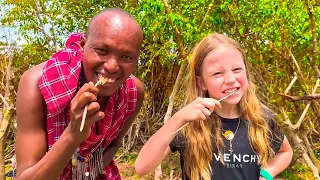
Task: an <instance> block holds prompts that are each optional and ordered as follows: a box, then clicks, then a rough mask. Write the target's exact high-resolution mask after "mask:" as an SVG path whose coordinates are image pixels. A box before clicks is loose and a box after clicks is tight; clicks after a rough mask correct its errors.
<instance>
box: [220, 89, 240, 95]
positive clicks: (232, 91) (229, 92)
mask: <svg viewBox="0 0 320 180" xmlns="http://www.w3.org/2000/svg"><path fill="white" fill-rule="evenodd" d="M237 91H238V88H234V89H229V90H226V91H224V92H223V93H226V94H231V93H234V92H237Z"/></svg>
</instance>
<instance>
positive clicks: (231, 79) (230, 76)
mask: <svg viewBox="0 0 320 180" xmlns="http://www.w3.org/2000/svg"><path fill="white" fill-rule="evenodd" d="M235 81H236V77H235V74H234V73H233V72H232V71H231V72H228V73H226V74H224V82H225V83H234V82H235Z"/></svg>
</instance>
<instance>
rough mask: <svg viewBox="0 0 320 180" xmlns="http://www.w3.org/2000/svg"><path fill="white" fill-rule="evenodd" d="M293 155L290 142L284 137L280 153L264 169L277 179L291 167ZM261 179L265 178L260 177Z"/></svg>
mask: <svg viewBox="0 0 320 180" xmlns="http://www.w3.org/2000/svg"><path fill="white" fill-rule="evenodd" d="M292 155H293V151H292V148H291V146H290V144H289V141H288V139H287V138H286V137H284V139H283V142H282V145H281V148H280V149H279V151H278V153H277V154H276V155H275V157H274V158H272V159H271V160H270V161H269V162H268V164H267V166H266V167H265V168H264V169H265V170H266V171H268V172H269V173H270V174H271V175H272V177H275V176H276V175H278V174H279V173H281V172H282V171H283V170H285V169H286V168H287V167H288V166H289V164H290V162H291V160H292ZM260 179H264V178H263V177H260Z"/></svg>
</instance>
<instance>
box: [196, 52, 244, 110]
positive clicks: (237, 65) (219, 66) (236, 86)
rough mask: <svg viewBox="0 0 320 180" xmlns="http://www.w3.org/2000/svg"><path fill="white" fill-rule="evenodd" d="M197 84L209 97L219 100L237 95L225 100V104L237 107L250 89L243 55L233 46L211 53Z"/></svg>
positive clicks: (204, 62) (206, 58) (205, 60)
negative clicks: (230, 94) (232, 93)
mask: <svg viewBox="0 0 320 180" xmlns="http://www.w3.org/2000/svg"><path fill="white" fill-rule="evenodd" d="M197 83H198V85H199V86H200V88H201V89H202V90H203V91H206V90H207V91H208V92H209V96H210V97H211V98H214V99H216V100H219V99H221V98H223V97H225V96H227V95H228V94H229V93H231V92H233V91H236V93H235V94H234V95H232V96H230V97H228V98H227V99H225V100H223V102H221V103H222V106H223V104H225V103H226V104H229V105H237V104H238V103H239V102H240V100H241V98H242V96H243V95H244V93H245V91H246V89H247V87H248V78H247V73H246V67H245V64H244V61H243V56H242V53H241V52H240V51H239V50H238V49H236V48H235V47H232V46H222V47H221V48H219V49H217V50H215V51H212V52H210V53H209V54H208V55H207V56H206V57H205V58H204V60H203V64H202V66H201V75H200V76H199V77H197Z"/></svg>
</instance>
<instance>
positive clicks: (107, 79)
mask: <svg viewBox="0 0 320 180" xmlns="http://www.w3.org/2000/svg"><path fill="white" fill-rule="evenodd" d="M115 81H116V79H112V78H106V83H113V82H115Z"/></svg>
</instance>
